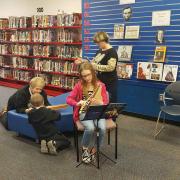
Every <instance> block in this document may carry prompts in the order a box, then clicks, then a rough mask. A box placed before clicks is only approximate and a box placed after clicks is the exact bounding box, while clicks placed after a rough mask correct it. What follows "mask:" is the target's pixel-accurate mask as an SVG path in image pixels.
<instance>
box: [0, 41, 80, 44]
mask: <svg viewBox="0 0 180 180" xmlns="http://www.w3.org/2000/svg"><path fill="white" fill-rule="evenodd" d="M0 44H32V45H33V44H42V45H82V42H20V41H16V42H14V41H0Z"/></svg>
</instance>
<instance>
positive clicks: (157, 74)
mask: <svg viewBox="0 0 180 180" xmlns="http://www.w3.org/2000/svg"><path fill="white" fill-rule="evenodd" d="M162 72H163V64H162V63H152V64H151V71H150V80H155V81H161V80H162Z"/></svg>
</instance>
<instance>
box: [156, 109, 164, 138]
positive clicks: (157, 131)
mask: <svg viewBox="0 0 180 180" xmlns="http://www.w3.org/2000/svg"><path fill="white" fill-rule="evenodd" d="M161 113H162V111H160V112H159V115H158V119H157V123H156V128H155V132H154V138H156V137H157V136H158V135H159V134H160V133H161V131H162V130H163V129H164V127H165V126H164V125H165V114H164V118H163V124H162V125H161V127H160V128H159V129H158V125H159V121H160V117H161Z"/></svg>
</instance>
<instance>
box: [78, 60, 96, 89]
mask: <svg viewBox="0 0 180 180" xmlns="http://www.w3.org/2000/svg"><path fill="white" fill-rule="evenodd" d="M84 70H90V71H91V74H92V85H93V87H94V88H96V87H97V81H98V80H97V76H96V72H95V70H94V68H93V66H92V64H91V63H90V62H83V63H82V64H81V66H80V68H79V74H80V79H81V80H82V86H83V89H84V90H85V91H87V84H86V81H85V80H84V79H83V77H82V74H81V73H82V71H84Z"/></svg>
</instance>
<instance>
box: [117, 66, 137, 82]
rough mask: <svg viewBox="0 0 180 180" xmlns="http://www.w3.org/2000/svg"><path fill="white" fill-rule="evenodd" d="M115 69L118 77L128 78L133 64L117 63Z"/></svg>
mask: <svg viewBox="0 0 180 180" xmlns="http://www.w3.org/2000/svg"><path fill="white" fill-rule="evenodd" d="M116 70H117V76H118V78H121V79H130V78H131V76H132V72H133V64H127V63H118V64H117V67H116Z"/></svg>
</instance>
